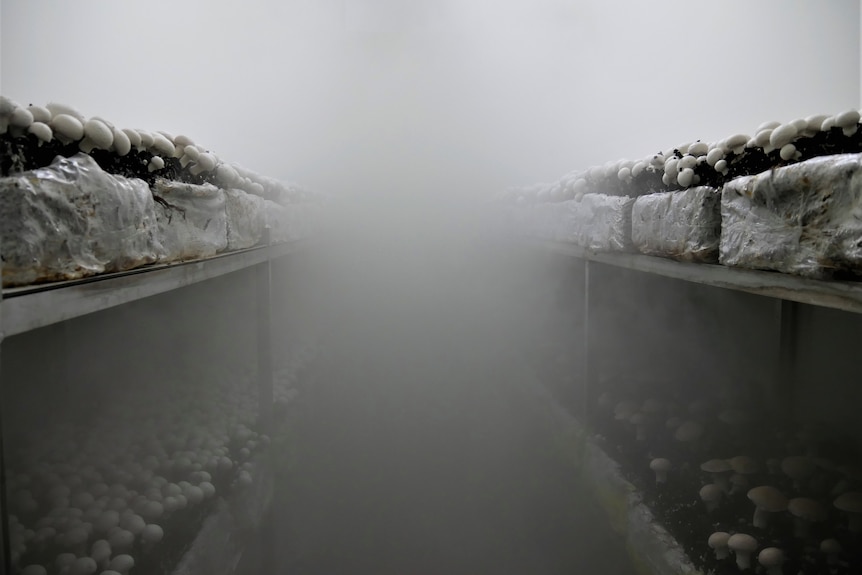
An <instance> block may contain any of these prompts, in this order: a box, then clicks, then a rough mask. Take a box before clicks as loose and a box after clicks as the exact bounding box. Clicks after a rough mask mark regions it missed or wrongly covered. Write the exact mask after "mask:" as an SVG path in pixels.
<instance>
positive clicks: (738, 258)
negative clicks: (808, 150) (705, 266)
mask: <svg viewBox="0 0 862 575" xmlns="http://www.w3.org/2000/svg"><path fill="white" fill-rule="evenodd" d="M721 222H722V231H721V244H720V254H719V259H720V261H721V263H722V264H724V265H727V266H738V267H744V268H754V269H766V270H775V271H780V272H784V273H791V274H798V275H802V276H808V277H814V278H827V277H830V276H833V275H834V274H836V273H839V272H844V273H850V274H852V275H862V154H840V155H835V156H824V157H820V158H813V159H811V160H806V161H804V162H800V163H798V164H793V165H790V166H785V167H781V168H776V169H774V170H771V171H768V172H763V173H761V174H758V175H756V176H746V177H742V178H738V179H736V180H733V181H731V182H728V183H727V184H725V186H724V188H723V191H722V197H721Z"/></svg>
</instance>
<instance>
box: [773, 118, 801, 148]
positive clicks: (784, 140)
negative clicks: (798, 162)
mask: <svg viewBox="0 0 862 575" xmlns="http://www.w3.org/2000/svg"><path fill="white" fill-rule="evenodd" d="M798 133H799V132H798V130H797V129H796V126H795V125H793V124H781V125H780V126H778V127H777V128H775V129H774V130H772V133H771V134H770V135H769V143H770V144H771V145H772V147H773V148H781V147H782V146H784V145H786V144H789V143H790V142H792V141H793V140H794V139H795V138H796V136H797V135H798Z"/></svg>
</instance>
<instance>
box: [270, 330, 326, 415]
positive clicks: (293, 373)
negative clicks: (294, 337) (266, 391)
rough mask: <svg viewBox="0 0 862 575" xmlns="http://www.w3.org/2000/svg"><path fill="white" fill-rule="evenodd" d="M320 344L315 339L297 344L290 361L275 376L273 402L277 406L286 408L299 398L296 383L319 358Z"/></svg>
mask: <svg viewBox="0 0 862 575" xmlns="http://www.w3.org/2000/svg"><path fill="white" fill-rule="evenodd" d="M319 349H320V343H319V342H317V341H315V340H314V339H313V338H308V339H307V341H305V342H300V343H297V345H296V347H295V348H294V352H293V353H292V354H291V356H290V359H289V361H288V362H287V364H286V365H285V366H283V367H281V368H280V369H279V370H278V371H276V373H275V374H274V378H273V400H274V401H275V403H276V406H280V407H284V406H286V405H287V404H288V403H290V402H291V401H293V399H294V398H295V397H296V396H297V394H298V391H297V389H296V383H297V381H298V380H299V379H300V377H301V376H302V374H303V372H304V371H305V369H306V368H308V366H309V365H311V363H312V362H313V361H314V360H315V359H316V358H317V355H318V353H319Z"/></svg>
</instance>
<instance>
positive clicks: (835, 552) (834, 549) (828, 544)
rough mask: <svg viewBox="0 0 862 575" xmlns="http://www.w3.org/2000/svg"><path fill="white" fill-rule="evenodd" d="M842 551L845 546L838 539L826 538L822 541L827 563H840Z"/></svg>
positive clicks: (821, 548) (822, 549)
mask: <svg viewBox="0 0 862 575" xmlns="http://www.w3.org/2000/svg"><path fill="white" fill-rule="evenodd" d="M842 551H844V548H843V547H841V543H839V542H838V540H837V539H832V538H830V539H824V540H823V541H821V542H820V552H821V553H824V554H826V563H827V564H829V565H835V564H836V563H838V556H839V555H840V554H841V552H842Z"/></svg>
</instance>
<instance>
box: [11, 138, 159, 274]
mask: <svg viewBox="0 0 862 575" xmlns="http://www.w3.org/2000/svg"><path fill="white" fill-rule="evenodd" d="M0 221H2V222H3V225H2V226H0V241H2V255H3V286H4V287H12V286H19V285H26V284H32V283H37V282H46V281H60V280H69V279H78V278H82V277H87V276H91V275H95V274H99V273H104V272H113V271H121V270H127V269H131V268H135V267H138V266H141V265H145V264H149V263H153V262H155V261H156V260H158V259H159V258H160V257H161V256H163V255H164V253H165V252H164V248H163V246H162V244H161V243H160V241H159V237H158V231H159V230H158V225H157V223H156V213H155V207H154V204H153V198H152V195H151V194H150V189H149V187H148V186H147V184H146V182H144V181H143V180H139V179H127V178H124V177H120V176H113V175H111V174H108V173H106V172H104V171H103V170H102V169H101V168H100V167H99V166H98V164H96V162H95V161H93V159H92V158H91V157H90V156H88V155H86V154H76V155H75V156H72V157H70V158H63V157H60V156H58V157H57V158H55V160H54V162H53V163H51V165H50V166H47V167H44V168H39V169H36V170H33V171H30V172H25V173H22V174H19V175H16V176H12V177H8V178H3V179H0Z"/></svg>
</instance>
